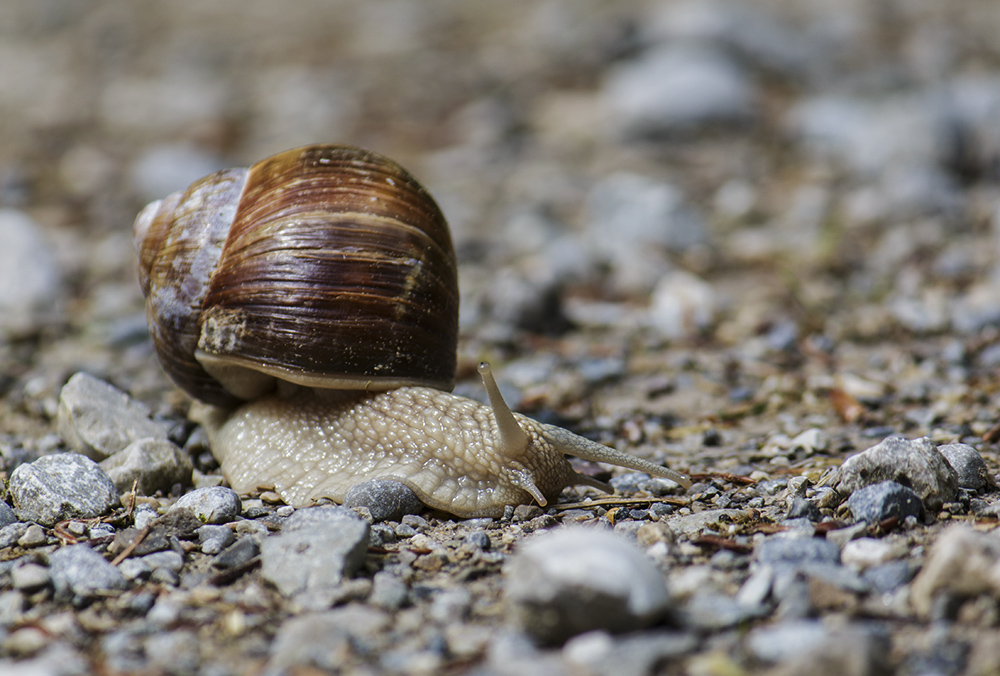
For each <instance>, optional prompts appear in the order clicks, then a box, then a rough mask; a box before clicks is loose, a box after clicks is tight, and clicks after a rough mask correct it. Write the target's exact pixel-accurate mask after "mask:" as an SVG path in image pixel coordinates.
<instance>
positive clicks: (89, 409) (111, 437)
mask: <svg viewBox="0 0 1000 676" xmlns="http://www.w3.org/2000/svg"><path fill="white" fill-rule="evenodd" d="M56 423H57V426H58V430H59V436H61V437H62V439H63V441H65V442H66V445H67V446H69V447H70V448H71V449H73V450H74V451H76V452H77V453H82V454H83V455H86V456H87V457H89V458H91V459H93V460H97V461H98V462H100V461H101V460H104V459H105V458H107V457H108V456H110V455H114V454H115V453H118V452H119V451H121V450H122V449H124V448H125V447H126V446H128V445H129V444H131V443H132V442H133V441H138V440H139V439H145V438H148V437H152V438H156V439H166V438H167V429H166V427H165V426H164V425H161V424H160V423H157V422H154V421H152V420H150V419H149V409H148V408H147V407H146V406H145V405H144V404H142V403H141V402H138V401H136V400H134V399H132V398H131V397H129V396H128V395H127V394H125V393H124V392H122V391H121V390H119V389H117V388H115V387H114V386H112V385H109V384H108V383H106V382H104V381H103V380H100V379H98V378H95V377H93V376H91V375H88V374H86V373H77V374H76V375H74V376H73V377H72V378H70V379H69V382H67V383H66V384H65V385H64V386H63V388H62V392H60V393H59V409H58V413H57V416H56Z"/></svg>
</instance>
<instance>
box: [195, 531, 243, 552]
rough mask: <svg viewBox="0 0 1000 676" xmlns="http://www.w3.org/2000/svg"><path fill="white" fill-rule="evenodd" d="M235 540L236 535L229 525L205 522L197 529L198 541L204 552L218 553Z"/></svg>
mask: <svg viewBox="0 0 1000 676" xmlns="http://www.w3.org/2000/svg"><path fill="white" fill-rule="evenodd" d="M235 541H236V535H234V534H233V530H232V529H231V528H230V527H229V526H213V525H210V524H206V525H204V526H202V527H201V528H199V529H198V542H200V543H201V551H202V553H204V554H218V553H219V552H221V551H222V550H223V549H225V548H226V547H228V546H229V545H231V544H233V542H235Z"/></svg>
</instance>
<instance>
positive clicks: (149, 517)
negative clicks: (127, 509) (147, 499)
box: [132, 504, 160, 530]
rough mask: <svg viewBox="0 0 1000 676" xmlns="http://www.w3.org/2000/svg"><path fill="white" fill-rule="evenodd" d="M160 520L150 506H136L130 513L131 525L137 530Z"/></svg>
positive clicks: (158, 515)
mask: <svg viewBox="0 0 1000 676" xmlns="http://www.w3.org/2000/svg"><path fill="white" fill-rule="evenodd" d="M159 518H160V514H159V513H158V512H157V511H156V510H155V509H153V507H152V506H150V505H144V504H141V505H138V506H137V507H136V508H135V511H134V512H133V513H132V525H134V526H135V527H136V528H138V529H139V530H142V529H143V528H145V527H146V526H148V525H150V524H152V523H153V522H154V521H156V520H157V519H159Z"/></svg>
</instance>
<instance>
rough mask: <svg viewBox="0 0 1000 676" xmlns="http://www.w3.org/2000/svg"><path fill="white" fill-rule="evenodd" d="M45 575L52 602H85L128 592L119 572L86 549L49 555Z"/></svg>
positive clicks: (68, 549)
mask: <svg viewBox="0 0 1000 676" xmlns="http://www.w3.org/2000/svg"><path fill="white" fill-rule="evenodd" d="M49 574H50V575H51V577H52V585H53V586H54V587H55V591H56V598H60V599H63V600H69V599H73V598H81V599H83V598H89V597H92V596H97V595H100V594H103V593H105V592H111V591H120V590H124V589H127V588H128V581H127V580H126V579H125V576H124V575H122V573H121V571H119V570H118V569H117V568H115V567H114V566H112V565H111V564H110V563H108V562H107V561H106V560H105V559H104V557H103V556H101V555H100V554H98V553H97V552H95V551H94V550H93V549H91V548H90V547H89V546H88V545H85V544H79V545H70V546H68V547H63V548H62V549H57V550H56V551H54V552H52V554H50V555H49Z"/></svg>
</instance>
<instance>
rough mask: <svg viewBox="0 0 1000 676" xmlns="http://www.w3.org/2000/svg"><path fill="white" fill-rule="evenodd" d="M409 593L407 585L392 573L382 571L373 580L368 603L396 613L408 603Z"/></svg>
mask: <svg viewBox="0 0 1000 676" xmlns="http://www.w3.org/2000/svg"><path fill="white" fill-rule="evenodd" d="M408 593H409V589H408V588H407V586H406V583H404V582H403V581H402V580H400V579H399V578H398V577H396V576H395V575H393V574H391V573H388V572H385V571H380V572H378V573H375V577H374V578H373V579H372V592H371V596H369V598H368V601H369V602H370V603H371V604H372V605H374V606H376V607H378V608H382V609H384V610H389V611H395V610H399V609H400V608H402V607H403V604H404V603H406V599H407V595H408Z"/></svg>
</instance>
